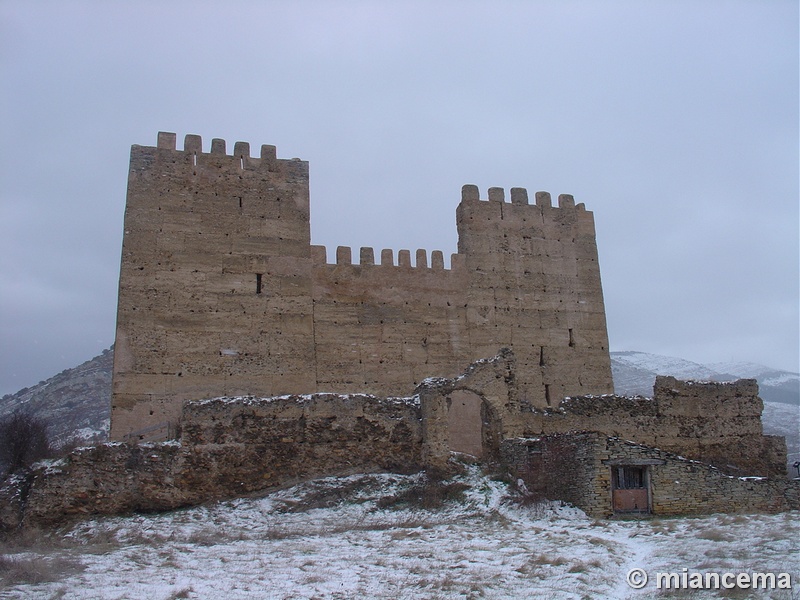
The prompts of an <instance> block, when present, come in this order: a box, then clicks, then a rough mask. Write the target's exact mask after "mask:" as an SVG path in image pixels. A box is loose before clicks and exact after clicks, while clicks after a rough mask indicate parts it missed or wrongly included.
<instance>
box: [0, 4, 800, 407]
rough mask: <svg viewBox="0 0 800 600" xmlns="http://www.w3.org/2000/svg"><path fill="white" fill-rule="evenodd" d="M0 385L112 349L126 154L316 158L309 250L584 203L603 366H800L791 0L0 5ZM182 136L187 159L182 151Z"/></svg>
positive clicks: (385, 241) (2, 388)
mask: <svg viewBox="0 0 800 600" xmlns="http://www.w3.org/2000/svg"><path fill="white" fill-rule="evenodd" d="M0 78H1V79H0V89H1V91H0V98H2V100H0V102H2V105H1V106H0V109H1V110H2V121H1V122H0V127H1V129H0V132H1V133H2V140H3V142H2V144H1V145H0V302H1V303H2V304H0V332H1V333H0V342H1V343H0V365H2V366H1V367H0V393H7V392H13V391H16V390H17V389H19V388H21V387H23V386H27V385H31V384H34V383H36V382H38V381H39V380H40V379H44V378H46V377H49V376H51V375H53V374H55V373H56V372H58V371H60V370H62V369H64V368H67V367H71V366H74V365H76V364H78V363H80V362H82V361H83V360H86V359H88V358H90V357H92V356H93V355H95V354H96V353H98V352H99V351H100V350H102V349H103V348H106V347H108V346H109V345H110V344H111V343H112V342H113V340H114V322H115V312H116V293H117V279H118V275H119V259H120V248H121V240H122V219H123V211H124V204H125V189H126V178H127V169H128V157H129V151H130V146H131V144H142V145H155V142H156V133H157V132H158V131H159V130H164V131H173V132H176V133H177V134H178V137H179V139H181V140H182V138H183V136H184V135H185V134H186V133H198V134H201V135H202V136H203V141H204V149H205V150H206V151H208V149H209V148H210V143H211V138H212V137H220V138H224V139H226V140H227V141H228V148H232V147H233V143H234V142H235V141H237V140H242V141H248V142H250V143H251V147H253V148H258V146H259V145H260V144H275V145H277V147H278V156H279V157H282V158H291V157H300V158H303V159H304V160H309V161H310V169H311V202H312V217H311V231H312V240H313V242H314V243H317V244H325V245H326V246H328V255H329V257H330V256H332V255H333V251H334V250H333V249H334V248H335V246H336V245H350V246H353V247H354V248H355V247H359V246H374V247H376V248H382V247H387V248H388V247H390V248H394V249H399V248H410V249H411V250H412V254H413V250H414V249H416V248H427V249H428V250H435V249H441V250H444V251H445V254H449V253H451V252H455V250H456V229H455V208H456V205H457V203H458V201H459V198H460V190H461V186H462V185H463V184H465V183H474V184H477V185H478V186H479V187H480V189H481V192H482V197H484V198H485V197H486V190H487V188H488V187H490V186H502V187H505V188H507V189H508V188H510V187H512V186H521V187H527V188H528V189H529V192H531V193H532V192H535V191H537V190H546V191H550V192H551V193H553V194H559V193H571V194H573V195H574V196H575V198H576V201H577V202H584V203H585V204H586V207H587V209H589V210H592V211H593V212H594V214H595V220H596V225H597V235H598V248H599V253H600V263H601V269H602V276H603V286H604V290H605V301H606V310H607V314H608V326H609V336H610V342H611V349H612V350H641V351H645V352H655V353H661V354H669V355H675V356H680V357H683V358H686V359H689V360H695V361H700V362H713V361H727V360H739V361H751V362H758V363H763V364H767V365H770V366H774V367H777V368H783V369H787V370H791V371H798V271H799V268H798V256H799V255H800V249H799V248H798V228H799V227H798V3H797V2H796V1H794V0H792V1H781V0H771V1H763V2H760V1H751V2H743V1H735V0H725V1H716V2H715V1H713V0H705V1H703V2H697V1H695V0H692V1H687V2H679V1H669V2H667V1H662V2H659V1H648V2H641V1H640V0H635V1H630V2H621V1H613V0H603V1H599V0H598V1H594V2H591V1H581V2H578V1H573V2H571V1H563V0H558V1H552V2H550V1H527V2H497V1H493V2H464V1H455V2H429V1H428V2H392V3H389V2H383V1H374V2H297V1H294V2H238V3H237V2H224V3H223V2H218V3H212V2H197V1H195V2H191V3H178V2H164V3H161V2H159V3H156V2H153V3H147V2H134V3H122V2H100V1H97V2H87V3H79V2H58V3H55V2H54V3H45V2H12V1H8V0H6V1H4V2H2V3H0ZM179 147H180V146H179Z"/></svg>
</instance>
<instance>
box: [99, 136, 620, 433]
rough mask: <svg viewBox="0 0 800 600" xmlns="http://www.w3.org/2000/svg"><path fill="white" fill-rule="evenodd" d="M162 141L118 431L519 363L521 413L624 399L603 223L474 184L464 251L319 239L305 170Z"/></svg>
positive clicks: (270, 156)
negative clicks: (259, 400)
mask: <svg viewBox="0 0 800 600" xmlns="http://www.w3.org/2000/svg"><path fill="white" fill-rule="evenodd" d="M177 146H178V142H177V136H176V134H174V133H170V132H161V133H159V134H158V141H157V145H156V146H155V147H149V146H139V145H135V146H133V147H132V149H131V168H130V174H129V177H128V200H127V205H126V212H125V236H124V238H123V249H122V265H121V270H120V288H119V289H120V296H119V304H118V313H117V338H116V347H115V348H116V349H115V364H114V384H113V386H114V392H113V398H112V404H113V407H112V415H113V417H112V434H111V435H112V437H114V438H116V439H121V438H122V437H124V436H125V435H128V434H130V433H131V432H132V431H141V430H143V429H145V428H147V427H148V426H151V425H156V424H159V423H163V422H167V423H174V422H175V420H176V419H177V416H178V415H179V414H180V408H181V405H182V403H183V402H184V401H185V400H191V399H200V398H206V397H211V396H220V395H241V394H256V395H261V396H271V395H279V394H292V393H312V392H317V391H321V390H324V391H331V392H342V393H350V392H367V393H374V394H382V395H389V396H400V395H403V394H408V393H411V392H412V391H413V390H414V389H415V387H416V386H417V384H419V383H420V382H421V381H423V380H424V379H426V378H428V377H442V376H444V377H448V376H453V375H455V374H457V373H459V372H460V370H461V369H462V368H463V365H465V364H469V363H471V362H473V361H475V360H478V359H481V358H484V357H486V356H494V355H495V354H496V353H497V351H498V349H499V348H501V347H509V348H512V349H513V350H514V352H515V356H516V361H517V369H518V375H517V377H518V380H519V390H520V392H519V393H520V394H521V397H520V401H524V402H527V403H528V404H530V405H532V406H537V407H545V406H554V405H556V404H557V403H558V401H559V400H560V399H561V398H562V397H564V396H566V395H583V394H587V393H596V394H597V393H606V392H610V391H611V389H612V386H611V368H610V357H609V354H608V335H607V333H606V323H605V310H604V307H603V298H602V289H601V286H600V271H599V267H598V263H597V248H596V243H595V233H594V219H593V216H592V213H591V212H590V211H587V210H585V208H584V205H583V204H578V205H576V204H575V200H574V198H573V197H572V196H570V195H568V194H561V195H559V196H558V200H557V206H553V200H552V198H551V196H550V194H549V193H547V192H536V193H535V194H534V195H533V196H532V197H531V198H529V194H528V191H527V190H526V189H525V188H522V187H513V188H510V190H509V192H508V195H507V193H506V190H505V189H503V188H501V187H491V188H489V189H488V190H487V198H488V199H486V200H482V199H481V198H480V191H479V190H478V188H477V187H476V186H474V185H465V186H464V187H463V188H462V191H461V202H460V203H458V206H457V207H456V228H457V232H458V249H457V253H454V254H451V256H450V262H449V267H448V266H447V263H446V261H445V256H444V253H443V252H442V251H441V250H434V251H429V250H426V249H417V250H411V249H401V250H392V249H381V250H378V249H376V248H371V247H362V248H351V247H349V246H338V247H336V249H335V251H333V252H332V256H331V258H330V261H329V259H328V252H327V250H326V248H325V247H324V246H315V245H312V244H311V210H310V196H309V182H308V163H307V162H305V161H301V160H300V159H296V158H293V159H289V160H286V159H279V158H277V150H276V148H275V146H271V145H266V144H265V145H262V146H261V152H260V156H259V157H252V156H251V155H250V154H251V147H250V144H249V143H247V142H236V143H234V144H233V152H232V153H229V152H230V150H229V145H228V144H226V142H225V140H223V139H219V138H214V139H213V140H211V143H210V146H208V145H207V147H206V148H205V150H204V148H203V139H202V138H201V137H200V136H199V135H194V134H189V135H186V136H185V137H184V140H183V148H182V149H180V150H179V149H178V148H177Z"/></svg>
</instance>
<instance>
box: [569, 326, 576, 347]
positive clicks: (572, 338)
mask: <svg viewBox="0 0 800 600" xmlns="http://www.w3.org/2000/svg"><path fill="white" fill-rule="evenodd" d="M569 347H570V348H574V347H575V336H574V335H573V333H572V329H570V330H569Z"/></svg>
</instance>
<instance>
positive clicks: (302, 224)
mask: <svg viewBox="0 0 800 600" xmlns="http://www.w3.org/2000/svg"><path fill="white" fill-rule="evenodd" d="M510 200H511V202H506V198H505V195H504V192H503V190H502V189H500V188H490V189H489V193H488V200H481V199H480V198H479V193H478V190H477V188H475V187H474V186H470V185H467V186H464V188H463V189H462V197H461V203H460V204H459V205H458V209H457V211H456V217H457V227H458V236H459V240H458V253H457V254H453V255H452V256H451V258H450V268H445V264H444V257H443V255H442V253H441V252H432V253H431V255H430V264H429V263H428V255H427V252H426V251H425V250H417V251H416V262H415V264H414V265H413V266H412V265H411V255H410V252H409V251H408V250H400V252H399V253H398V255H397V261H396V262H395V260H394V253H393V252H392V251H391V250H382V251H381V253H380V263H379V264H376V260H375V252H374V251H373V249H371V248H361V250H360V252H359V259H358V262H357V263H354V261H353V260H352V252H351V250H350V248H346V247H339V248H338V249H337V250H336V263H335V264H328V263H327V262H326V251H325V248H323V247H319V246H312V245H311V243H310V212H309V190H308V164H307V163H305V162H302V161H300V160H297V159H292V160H279V159H277V158H276V153H275V148H274V147H272V146H262V148H261V157H260V158H252V157H251V156H250V150H249V147H248V145H247V144H244V143H241V142H239V143H237V144H236V145H235V146H234V153H233V155H228V154H226V152H225V143H224V142H223V141H222V140H213V141H212V143H211V152H210V153H204V152H202V148H201V140H200V138H199V137H198V136H192V135H189V136H186V140H185V142H184V148H183V150H177V149H176V140H175V134H171V133H160V134H159V136H158V145H157V147H154V148H151V147H142V146H133V148H132V151H131V163H130V174H129V178H128V200H127V208H126V213H125V236H124V241H123V251H122V268H121V273H120V289H119V308H118V318H117V337H116V347H115V356H114V378H113V396H112V414H111V437H112V439H115V440H119V441H122V442H123V443H119V442H115V443H110V444H101V445H98V446H95V447H91V448H79V449H77V450H75V451H74V452H72V453H71V454H69V455H68V456H67V457H65V458H64V459H62V460H60V461H58V462H57V463H55V464H41V465H39V466H37V467H35V468H33V469H31V470H30V472H29V473H27V474H25V475H24V476H19V477H12V478H7V479H6V481H4V482H0V531H2V530H6V529H12V528H15V527H19V526H20V525H26V524H28V525H33V526H41V525H51V524H56V523H60V522H62V521H63V520H65V519H68V518H73V517H75V516H83V515H88V514H120V513H124V512H128V511H132V510H146V511H153V510H167V509H172V508H177V507H181V506H188V505H192V504H198V503H201V502H206V501H209V500H214V499H220V498H231V497H236V496H238V495H241V494H248V493H256V492H261V491H263V490H266V489H269V488H274V487H276V486H280V485H286V484H288V483H292V482H295V481H298V480H302V479H308V478H312V477H318V476H325V475H334V474H343V473H353V472H369V471H375V470H382V471H387V470H388V471H395V472H398V471H399V472H408V471H415V470H420V469H426V470H428V471H429V472H430V473H435V472H439V473H446V472H448V471H451V470H452V469H454V468H458V462H457V461H453V457H454V456H459V455H460V456H461V457H466V458H467V459H468V460H477V461H480V462H481V463H483V464H489V465H493V468H497V469H500V470H501V471H504V472H505V473H506V474H507V475H510V476H511V478H512V479H513V480H515V481H520V480H521V481H523V482H524V483H525V486H526V489H527V490H529V491H530V493H532V494H533V497H534V498H548V499H551V500H562V501H566V502H570V503H572V504H574V505H575V506H577V507H579V508H581V509H583V510H584V511H586V513H587V514H589V515H592V516H596V517H607V516H611V515H614V514H618V513H650V514H658V515H682V514H703V513H713V512H719V511H728V512H740V511H768V512H774V511H782V510H797V509H800V479H797V480H789V479H788V478H787V477H786V443H785V440H784V439H783V438H781V437H776V436H766V435H764V434H763V428H762V423H761V412H762V409H763V403H762V401H761V399H760V398H759V397H758V385H757V383H756V381H755V380H741V381H738V382H735V383H713V382H682V381H678V380H676V379H674V378H672V377H659V378H658V379H657V380H656V383H655V387H654V390H653V397H652V398H641V397H634V398H629V397H620V396H614V395H611V394H609V393H608V392H611V390H612V381H611V369H610V360H609V352H608V341H607V340H608V336H607V332H606V322H605V311H604V307H603V296H602V290H601V286H600V271H599V268H598V263H597V248H596V243H595V232H594V223H593V219H592V214H591V213H589V212H587V211H586V210H585V208H584V206H583V205H582V204H578V205H576V204H575V202H574V200H573V198H572V197H571V196H566V195H562V196H559V198H558V206H557V207H554V206H552V202H551V199H550V196H549V195H548V194H546V193H543V192H539V193H537V194H536V198H535V203H534V204H530V203H529V200H528V196H527V193H526V192H525V190H524V189H521V188H513V189H512V190H511V197H510ZM140 442H145V443H140Z"/></svg>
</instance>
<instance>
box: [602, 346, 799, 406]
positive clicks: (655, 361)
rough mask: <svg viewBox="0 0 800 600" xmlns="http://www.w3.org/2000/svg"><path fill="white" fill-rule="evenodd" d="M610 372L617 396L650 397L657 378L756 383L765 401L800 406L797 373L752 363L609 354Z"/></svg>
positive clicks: (647, 354) (638, 354) (623, 353)
mask: <svg viewBox="0 0 800 600" xmlns="http://www.w3.org/2000/svg"><path fill="white" fill-rule="evenodd" d="M611 371H612V374H613V377H614V391H615V392H616V393H618V394H623V395H632V394H640V395H642V396H652V394H653V383H654V382H655V379H656V375H672V376H673V377H677V378H678V379H698V380H705V381H733V380H735V379H742V378H746V379H756V380H758V387H759V395H760V396H761V398H762V399H763V400H765V401H766V402H781V403H784V404H794V405H796V406H797V405H800V373H791V372H789V371H781V370H779V369H773V368H771V367H766V366H764V365H759V364H755V363H743V362H729V363H714V364H710V365H701V364H699V363H695V362H691V361H688V360H684V359H682V358H676V357H673V356H662V355H660V354H649V353H647V352H612V353H611Z"/></svg>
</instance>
